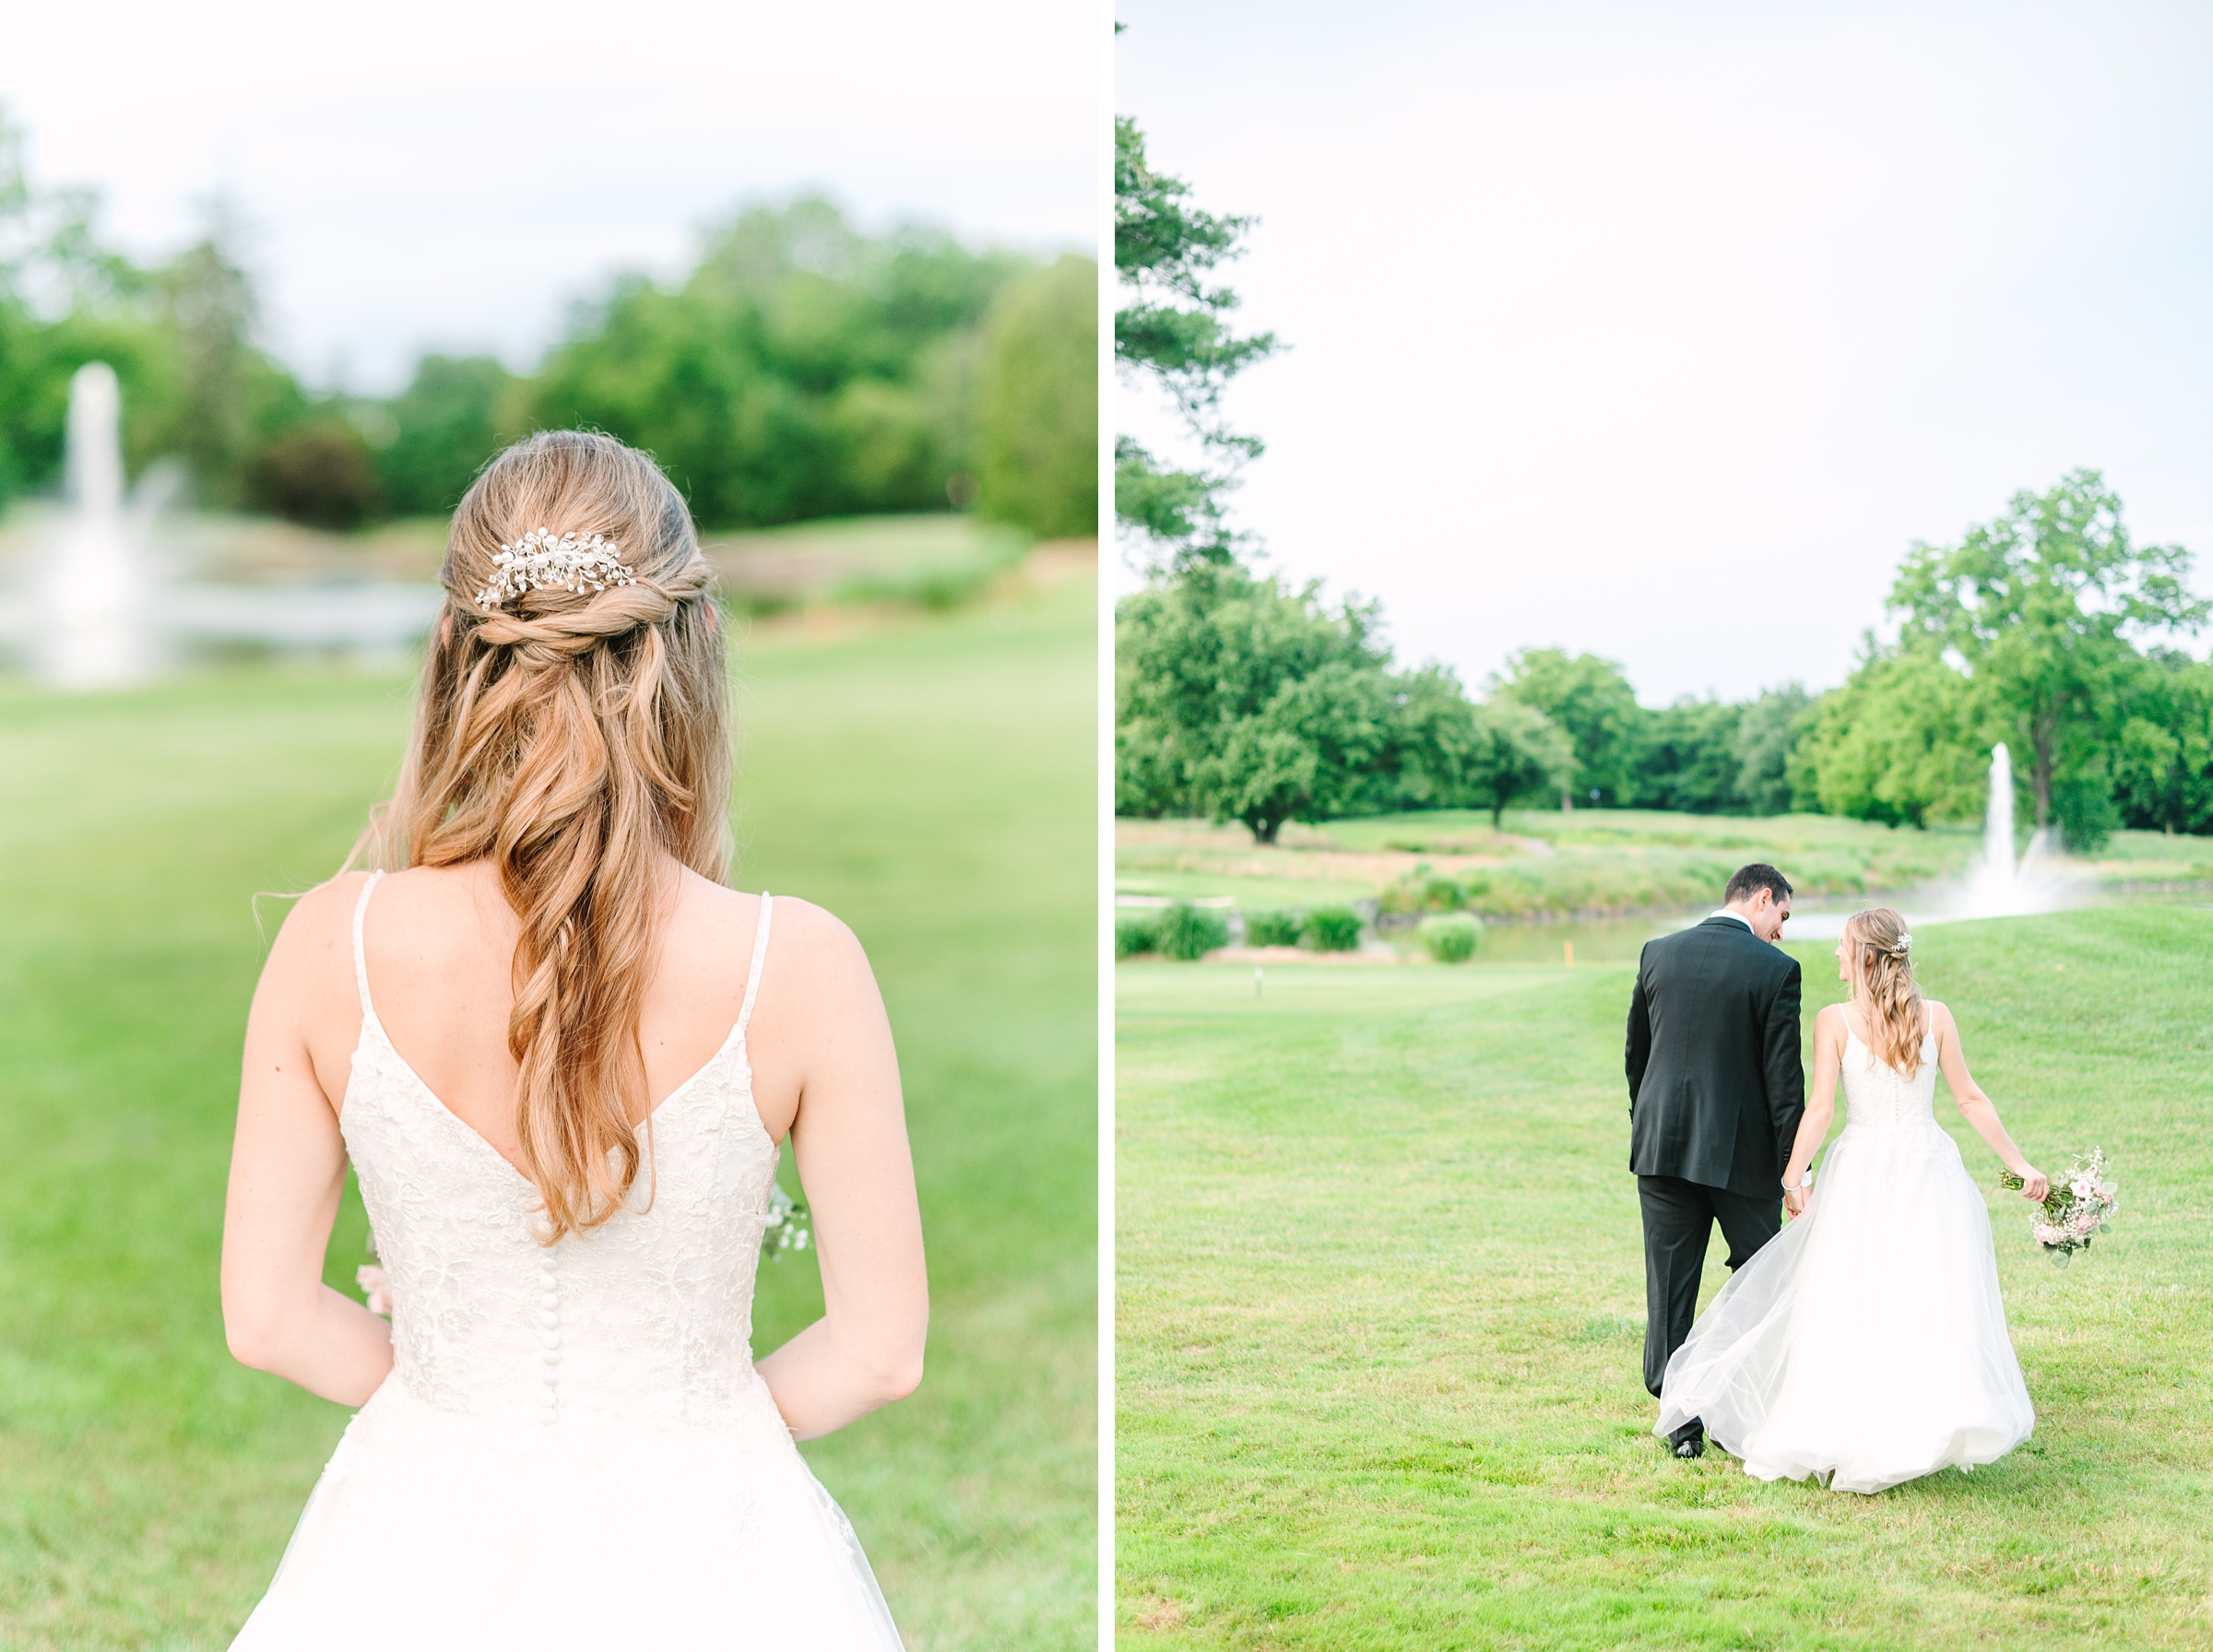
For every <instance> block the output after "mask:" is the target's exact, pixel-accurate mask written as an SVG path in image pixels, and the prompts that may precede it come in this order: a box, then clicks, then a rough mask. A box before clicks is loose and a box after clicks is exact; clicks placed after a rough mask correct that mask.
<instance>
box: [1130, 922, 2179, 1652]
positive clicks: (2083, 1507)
mask: <svg viewBox="0 0 2213 1652" xmlns="http://www.w3.org/2000/svg"><path fill="white" fill-rule="evenodd" d="M1793 950H1794V951H1795V952H1796V953H1797V954H1798V956H1799V957H1800V958H1801V959H1802V960H1803V961H1804V962H1805V965H1806V976H1805V978H1806V984H1807V993H1806V1015H1805V1019H1806V1025H1807V1027H1808V1029H1809V1030H1810V1028H1811V1025H1812V1021H1813V1015H1814V1011H1815V1010H1816V1009H1817V1008H1818V1007H1819V1006H1820V1005H1821V1004H1823V1003H1826V1002H1829V1001H1832V1000H1833V999H1834V998H1836V997H1840V996H1841V994H1840V989H1839V986H1838V984H1837V982H1836V980H1835V963H1834V961H1833V959H1831V958H1830V957H1829V956H1828V949H1827V948H1826V947H1824V946H1822V945H1820V944H1818V943H1809V944H1804V945H1800V946H1798V947H1795V948H1793ZM1914 954H1915V958H1916V960H1917V962H1919V963H1920V965H1921V973H1922V977H1923V982H1924V985H1925V986H1926V988H1927V990H1928V991H1929V992H1930V994H1931V996H1933V997H1940V998H1943V999H1945V1000H1947V1001H1948V1002H1949V1003H1950V1004H1951V1006H1952V1007H1953V1009H1955V1010H1956V1011H1957V1012H1958V1014H1959V1020H1960V1022H1961V1025H1962V1028H1963V1031H1964V1035H1965V1039H1966V1044H1967V1049H1968V1054H1969V1056H1970V1062H1971V1064H1972V1066H1973V1068H1974V1069H1975V1072H1976V1076H1977V1078H1978V1079H1979V1080H1982V1083H1983V1085H1984V1087H1985V1088H1986V1089H1988V1090H1989V1091H1990V1092H1991V1093H1992V1095H1993V1096H1994V1098H1995V1099H1996V1100H1997V1102H1998V1103H1999V1106H2000V1107H2001V1109H2002V1110H2003V1112H2004V1114H2005V1115H2006V1119H2007V1121H2008V1123H2009V1124H2010V1126H2011V1127H2012V1128H2013V1130H2014V1133H2015V1135H2016V1136H2017V1138H2018V1139H2020V1140H2021V1141H2022V1142H2023V1144H2024V1145H2025V1147H2026V1148H2027V1150H2028V1151H2029V1152H2030V1156H2031V1157H2032V1158H2033V1159H2035V1160H2036V1161H2037V1162H2039V1163H2041V1165H2042V1166H2043V1167H2044V1168H2045V1169H2046V1170H2047V1171H2051V1172H2054V1173H2057V1172H2064V1171H2065V1168H2066V1163H2067V1157H2068V1153H2069V1151H2070V1150H2076V1149H2082V1148H2087V1147H2089V1145H2091V1144H2092V1143H2099V1144H2102V1145H2103V1146H2104V1148H2105V1149H2106V1150H2107V1152H2108V1154H2109V1155H2110V1156H2111V1157H2112V1161H2113V1162H2114V1165H2115V1167H2116V1174H2117V1175H2118V1177H2119V1180H2120V1182H2121V1185H2122V1198H2123V1207H2122V1209H2121V1211H2120V1213H2119V1218H2118V1221H2117V1223H2116V1227H2115V1231H2114V1233H2112V1235H2111V1236H2110V1237H2109V1238H2105V1239H2101V1240H2099V1241H2098V1242H2097V1245H2096V1246H2095V1247H2094V1248H2093V1249H2092V1250H2091V1251H2090V1252H2089V1254H2088V1255H2087V1256H2085V1257H2077V1259H2076V1262H2075V1264H2074V1266H2073V1267H2072V1268H2069V1269H2067V1270H2066V1271H2064V1272H2063V1271H2061V1270H2058V1269H2056V1268H2053V1267H2052V1266H2051V1265H2050V1264H2049V1263H2047V1262H2044V1261H2042V1260H2041V1259H2040V1258H2039V1257H2037V1256H2035V1255H2034V1254H2032V1248H2031V1245H2030V1240H2029V1237H2028V1233H2027V1222H2026V1220H2025V1216H2024V1212H2025V1210H2026V1209H2027V1207H2026V1206H2024V1205H2023V1204H2022V1203H2021V1201H2019V1199H2018V1198H2016V1197H2014V1196H2009V1195H2003V1194H1999V1193H1998V1192H1996V1190H1995V1188H1994V1186H1993V1184H1994V1178H1995V1174H1996V1171H1997V1164H1996V1162H1995V1160H1994V1158H1993V1156H1992V1155H1991V1154H1990V1152H1989V1150H1987V1149H1986V1148H1984V1147H1983V1146H1982V1143H1981V1141H1980V1140H1979V1139H1975V1138H1974V1137H1972V1135H1971V1134H1970V1132H1968V1131H1967V1130H1966V1128H1965V1127H1964V1126H1962V1125H1961V1124H1960V1122H1959V1117H1958V1115H1957V1113H1956V1112H1955V1111H1954V1109H1953V1108H1952V1106H1951V1103H1950V1101H1949V1099H1948V1096H1947V1092H1946V1091H1945V1089H1944V1087H1943V1086H1942V1085H1941V1084H1940V1085H1939V1086H1938V1091H1937V1103H1936V1105H1937V1113H1938V1115H1939V1117H1940V1118H1941V1119H1942V1120H1943V1121H1944V1123H1945V1125H1946V1127H1947V1128H1948V1129H1950V1130H1951V1131H1952V1132H1953V1134H1954V1136H1955V1137H1956V1138H1957V1139H1959V1141H1960V1143H1961V1146H1962V1148H1963V1150H1964V1151H1965V1155H1966V1159H1967V1162H1968V1165H1969V1167H1970V1173H1971V1174H1973V1175H1974V1176H1975V1177H1976V1179H1977V1180H1978V1181H1979V1182H1981V1183H1982V1185H1983V1186H1985V1188H1986V1189H1988V1190H1989V1197H1990V1198H1991V1201H1992V1205H1993V1209H1994V1213H1995V1223H1994V1225H1995V1232H1996V1239H1997V1247H1998V1257H1999V1269H2000V1274H2001V1278H2002V1280H2003V1283H2004V1287H2005V1291H2006V1304H2007V1308H2008V1311H2009V1314H2010V1316H2011V1319H2012V1324H2013V1327H2014V1333H2015V1343H2016V1346H2017V1348H2018V1351H2019V1354H2020V1358H2021V1363H2022V1367H2023V1369H2024V1372H2025V1374H2026V1375H2027V1378H2028V1383H2029V1389H2030V1395H2031V1396H2032V1397H2033V1398H2034V1400H2035V1402H2036V1407H2037V1411H2038V1422H2037V1432H2036V1434H2035V1437H2034V1438H2033V1439H2032V1440H2031V1441H2030V1443H2029V1444H2028V1445H2025V1446H2023V1447H2022V1448H2020V1449H2019V1450H2018V1451H2017V1452H2015V1453H2014V1454H2013V1455H2012V1456H2011V1457H2007V1458H2006V1459H2005V1460H2004V1461H2002V1462H2000V1463H1998V1464H1996V1465H1994V1466H1993V1467H1990V1468H1987V1469H1982V1470H1979V1471H1977V1472H1976V1473H1974V1474H1973V1475H1971V1476H1970V1475H1963V1474H1960V1473H1958V1472H1956V1471H1955V1472H1947V1473H1944V1474H1941V1475H1937V1476H1934V1477H1932V1478H1930V1479H1928V1480H1925V1481H1917V1482H1912V1483H1910V1484H1908V1485H1906V1486H1903V1487H1900V1488H1898V1489H1896V1490H1893V1491H1891V1492H1888V1493H1884V1494H1882V1495H1880V1496H1877V1497H1873V1498H1863V1497H1856V1496H1852V1495H1850V1494H1845V1493H1827V1492H1824V1491H1821V1490H1819V1489H1818V1488H1816V1487H1813V1486H1809V1485H1805V1484H1790V1483H1783V1484H1774V1485H1769V1484H1763V1483H1761V1482H1759V1481H1753V1480H1751V1479H1749V1478H1747V1477H1746V1475H1745V1474H1744V1472H1743V1471H1742V1469H1741V1468H1740V1467H1739V1465H1738V1464H1737V1463H1736V1462H1735V1461H1734V1459H1731V1458H1728V1457H1722V1456H1721V1455H1720V1454H1719V1453H1710V1454H1709V1455H1708V1456H1707V1457H1705V1458H1704V1459H1703V1460H1702V1461H1700V1462H1698V1463H1695V1464H1683V1463H1678V1462H1676V1461H1675V1459H1673V1458H1672V1457H1669V1456H1667V1455H1666V1453H1665V1451H1664V1448H1663V1446H1662V1445H1661V1444H1660V1443H1659V1442H1657V1441H1655V1440H1654V1439H1653V1438H1651V1434H1649V1432H1648V1431H1649V1429H1650V1426H1651V1419H1652V1415H1653V1406H1652V1403H1651V1400H1650V1398H1648V1397H1647V1395H1646V1394H1645V1391H1644V1386H1643V1383H1642V1381H1641V1379H1640V1376H1639V1349H1640V1346H1641V1339H1642V1335H1643V1274H1642V1264H1641V1259H1640V1250H1639V1226H1638V1214H1637V1201H1636V1188H1635V1182H1634V1179H1633V1178H1632V1177H1631V1176H1630V1175H1629V1174H1627V1110H1626V1107H1627V1098H1626V1093H1625V1090H1624V1083H1623V1080H1622V1077H1621V1045H1622V1023H1623V1017H1624V1012H1625V1010H1626V1008H1627V999H1628V992H1629V985H1630V982H1631V979H1632V975H1633V971H1632V969H1630V968H1629V967H1627V966H1610V967H1605V968H1583V969H1578V970H1573V971H1570V970H1568V969H1565V968H1562V967H1560V966H1558V965H1553V966H1550V967H1532V966H1509V965H1487V966H1486V965H1483V964H1476V965H1473V966H1469V967H1465V968H1462V969H1456V970H1455V969H1442V968H1404V969H1377V968H1346V967H1329V966H1310V967H1303V968H1302V967H1284V968H1280V969H1272V970H1270V971H1269V972H1268V974H1267V979H1266V986H1265V992H1266V996H1265V997H1261V998H1259V999H1257V1000H1256V998H1255V997H1254V987H1253V980H1252V975H1251V972H1250V971H1248V970H1233V969H1226V968H1221V967H1210V966H1206V965H1164V964H1151V963H1149V964H1138V965H1125V966H1123V967H1121V968H1120V969H1119V970H1118V1001H1119V1028H1118V1064H1119V1066H1118V1091H1119V1093H1118V1114H1117V1129H1118V1144H1119V1145H1118V1209H1117V1223H1118V1253H1117V1268H1118V1308H1117V1313H1118V1343H1117V1349H1118V1352H1117V1359H1118V1504H1119V1513H1118V1571H1119V1574H1120V1575H1119V1578H1118V1617H1119V1621H1120V1625H1121V1634H1122V1637H1123V1641H1124V1643H1125V1644H1127V1645H1131V1646H1151V1645H1159V1646H1239V1647H1245V1646H1249V1647H1314V1648H1330V1649H1331V1652H1355V1649H1365V1648H1385V1647H1390V1648H1407V1649H1408V1652H1414V1649H1429V1648H1440V1647H1502V1648H1503V1647H1522V1648H1530V1649H1531V1652H1537V1649H1540V1648H1542V1649H1551V1648H1599V1647H1632V1646H1634V1647H1648V1646H1649V1647H1676V1646H1699V1647H1731V1648H1750V1647H1762V1648H1765V1647H1776V1648H1782V1647H1789V1648H1797V1647H1837V1648H1843V1647H1852V1648H1875V1647H1956V1646H1974V1645H1987V1646H2027V1645H2030V1642H2031V1637H2033V1636H2036V1635H2040V1634H2047V1633H2049V1634H2066V1635H2069V1636H2072V1637H2073V1638H2074V1639H2075V1641H2076V1644H2077V1645H2085V1646H2101V1647H2104V1646H2176V1647H2183V1646H2208V1645H2213V1387H2209V1386H2208V1377H2209V1376H2213V1255H2209V1253H2208V1246H2207V1238H2206V1234H2207V1221H2208V1220H2209V1219H2213V1139H2209V1137H2208V1129H2207V1126H2208V1122H2209V1121H2213V913H2207V912H2204V911H2178V910H2172V909H2164V910H2162V909H2148V908H2136V909H2114V910H2106V911H2101V912H2083V913H2076V914H2065V915H2060V916H2053V917H2045V918H2038V919H2030V920H2017V921H2012V922H2006V923H1992V924H1980V925H1959V926H1943V927H1932V928H1929V929H1927V930H1926V931H1925V933H1923V935H1920V936H1917V937H1916V940H1915V947H1914ZM1719 1249H1720V1247H1719V1245H1718V1244H1717V1245H1716V1247H1715V1254H1714V1255H1713V1257H1711V1260H1710V1265H1709V1275H1708V1280H1707V1291H1706V1295H1705V1296H1704V1297H1702V1298H1701V1301H1702V1302H1703V1301H1705V1300H1710V1296H1711V1293H1712V1292H1713V1290H1714V1289H1716V1288H1718V1285H1719V1283H1720V1280H1721V1279H1722V1268H1721V1267H1720V1258H1719ZM1894 1352H1895V1355H1896V1357H1897V1359H1898V1361H1899V1364H1900V1365H1901V1367H1904V1368H1907V1369H1910V1368H1911V1362H1912V1350H1911V1349H1910V1348H1902V1347H1901V1348H1899V1349H1897V1350H1895V1351H1894Z"/></svg>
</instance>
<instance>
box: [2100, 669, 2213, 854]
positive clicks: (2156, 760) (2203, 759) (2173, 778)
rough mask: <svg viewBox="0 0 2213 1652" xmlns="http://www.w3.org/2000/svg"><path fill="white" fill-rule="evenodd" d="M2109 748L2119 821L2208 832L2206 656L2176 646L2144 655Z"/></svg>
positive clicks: (2210, 700)
mask: <svg viewBox="0 0 2213 1652" xmlns="http://www.w3.org/2000/svg"><path fill="white" fill-rule="evenodd" d="M2128 699H2129V705H2128V716H2127V719H2126V720H2125V721H2124V723H2123V724H2122V726H2121V734H2120V737H2119V738H2118V739H2117V740H2115V741H2114V742H2113V745H2112V779H2113V804H2114V807H2115V810H2116V812H2117V813H2118V814H2119V816H2120V819H2121V823H2122V824H2123V825H2124V826H2134V827H2136V828H2139V829H2143V830H2148V831H2153V832H2213V664H2207V662H2205V661H2202V660H2195V659H2192V658H2191V657H2190V656H2189V655H2186V654H2183V653H2182V652H2181V651H2180V650H2179V649H2158V650H2154V651H2152V652H2151V653H2150V654H2149V655H2147V657H2146V658H2145V660H2144V662H2143V666H2142V668H2141V669H2140V671H2139V672H2138V674H2137V678H2136V681H2135V683H2134V684H2132V686H2131V690H2130V693H2129V697H2128Z"/></svg>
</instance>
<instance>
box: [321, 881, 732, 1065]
mask: <svg viewBox="0 0 2213 1652" xmlns="http://www.w3.org/2000/svg"><path fill="white" fill-rule="evenodd" d="M774 902H775V896H774V895H772V894H770V893H769V892H768V891H766V890H763V891H761V922H760V925H759V926H757V927H756V928H755V929H754V931H753V962H752V966H751V968H750V969H748V970H747V971H746V972H745V1002H743V1003H742V1004H740V1005H739V1006H738V1036H739V1037H740V1038H743V1037H744V1036H745V1023H746V1022H748V1021H751V1020H752V1019H753V995H754V994H756V993H758V992H759V991H760V990H761V962H762V960H763V959H764V958H766V957H767V956H768V916H769V912H770V910H771V907H772V904H773V903H774ZM362 990H363V991H366V990H367V988H366V987H364V988H363V989H362Z"/></svg>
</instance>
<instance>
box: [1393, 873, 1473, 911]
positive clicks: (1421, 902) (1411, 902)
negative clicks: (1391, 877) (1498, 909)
mask: <svg viewBox="0 0 2213 1652" xmlns="http://www.w3.org/2000/svg"><path fill="white" fill-rule="evenodd" d="M1467 903H1468V890H1467V886H1466V885H1465V884H1463V883H1462V882H1461V881H1460V880H1459V879H1456V878H1448V877H1446V876H1444V875H1443V874H1442V873H1440V872H1433V871H1431V870H1430V869H1429V868H1428V867H1426V866H1417V867H1414V870H1413V871H1411V872H1408V873H1407V874H1406V875H1405V876H1404V877H1402V878H1401V879H1399V880H1398V881H1397V882H1395V883H1393V884H1392V885H1391V887H1390V888H1389V889H1387V890H1385V891H1383V899H1382V902H1381V906H1382V910H1383V911H1385V912H1401V913H1421V912H1459V911H1460V910H1461V909H1462V908H1463V907H1465V906H1466V905H1467Z"/></svg>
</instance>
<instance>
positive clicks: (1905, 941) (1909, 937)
mask: <svg viewBox="0 0 2213 1652" xmlns="http://www.w3.org/2000/svg"><path fill="white" fill-rule="evenodd" d="M1898 950H1899V951H1901V952H1911V950H1913V932H1912V931H1911V929H1909V930H1907V931H1906V932H1905V933H1904V934H1903V935H1901V936H1899V938H1898Z"/></svg>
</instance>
